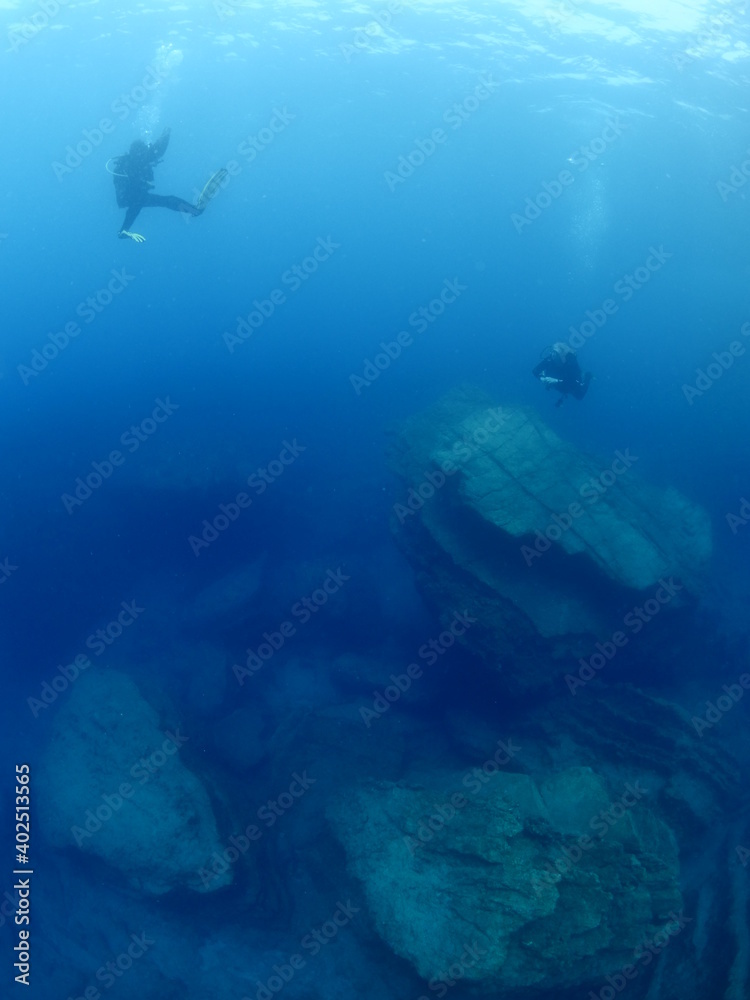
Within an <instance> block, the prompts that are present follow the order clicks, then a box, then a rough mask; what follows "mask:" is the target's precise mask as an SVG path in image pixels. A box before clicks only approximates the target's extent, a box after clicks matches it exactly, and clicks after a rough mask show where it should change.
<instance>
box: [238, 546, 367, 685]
mask: <svg viewBox="0 0 750 1000" xmlns="http://www.w3.org/2000/svg"><path fill="white" fill-rule="evenodd" d="M349 580H351V577H350V576H347V574H346V573H344V572H343V571H342V569H341V567H340V566H339V567H338V569H336V570H332V569H329V570H328V572H327V573H326V575H325V577H324V578H323V580H322V581H321V583H320V586H319V587H316V588H315V590H313V592H312V593H311V594H309V595H306V596H305V597H302V598H300V600H299V601H295V603H294V604H293V605H292V607H291V608H290V610H289V614H290V615H291V617H292V618H294V619H296V620H297V622H298V623H299V624H300V625H306V624H307V623H308V622H309V621H310V619H311V618H313V616H315V615H317V613H318V612H319V611H320V609H321V608H324V607H325V606H326V604H327V603H328V600H329V598H331V597H333V596H334V594H338V592H339V591H340V590H341V588H342V587H343V586H344V584H345V583H347V582H348V581H349ZM296 634H297V626H296V625H295V624H294V622H292V621H290V620H289V619H285V620H284V621H283V622H281V623H280V624H279V626H278V628H276V629H275V630H274V631H272V632H264V633H263V636H262V638H263V642H261V643H260V644H259V645H258V646H257V648H256V649H253V648H252V647H248V648H247V649H246V650H245V654H246V655H245V665H244V666H243V665H242V664H240V663H235V664H234V666H233V667H232V673H233V674H234V676H235V678H236V680H237V683H238V684H239V685H240V687H241V686H242V685H243V684H244V683H245V680H246V679H247V678H248V677H253V676H254V675H255V674H257V673H258V671H259V670H260V669H261V668H262V667H263V666H264V664H266V663H268V661H269V660H270V659H272V657H274V656H275V655H276V653H278V651H279V650H280V649H282V648H283V647H284V646H285V645H286V642H287V640H288V639H291V638H292V636H294V635H296Z"/></svg>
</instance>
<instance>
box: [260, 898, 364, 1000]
mask: <svg viewBox="0 0 750 1000" xmlns="http://www.w3.org/2000/svg"><path fill="white" fill-rule="evenodd" d="M359 911H360V908H359V907H358V906H354V905H353V904H352V901H351V900H350V899H347V901H346V903H342V902H339V903H337V904H336V909H335V911H334V912H333V913H332V914H331V916H330V918H329V919H328V920H326V921H325V922H324V923H322V924H321V925H320V927H313V928H311V930H310V932H309V933H308V934H305V936H304V937H303V938H302V939H301V940H300V943H299V946H300V949H301V951H300V952H295V953H294V954H293V955H290V956H289V958H288V959H287V961H286V962H284V963H283V964H282V965H279V964H278V963H277V964H275V965H273V966H272V970H273V974H272V975H270V976H269V977H268V979H266V980H265V981H261V980H260V979H257V980H256V982H255V985H256V987H257V988H256V991H255V994H254V996H253V998H251V997H248V996H244V997H243V998H242V1000H273V998H274V997H275V996H277V995H278V994H279V993H281V991H282V990H283V989H284V987H285V986H286V985H287V983H290V982H291V981H292V979H294V977H295V976H296V974H297V973H298V972H299V971H300V970H301V969H304V967H305V965H306V964H307V959H306V958H305V956H304V955H303V954H302V952H308V953H309V956H310V957H311V958H312V957H314V956H315V955H317V954H318V953H319V952H320V951H321V950H322V949H323V948H325V946H326V945H327V944H330V942H331V941H333V940H334V938H335V937H337V935H338V933H339V931H340V930H341V929H342V928H344V927H346V926H347V925H348V924H349V923H351V921H352V920H353V919H354V917H355V915H356V914H357V913H359Z"/></svg>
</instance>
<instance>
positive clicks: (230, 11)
mask: <svg viewBox="0 0 750 1000" xmlns="http://www.w3.org/2000/svg"><path fill="white" fill-rule="evenodd" d="M211 6H212V7H213V9H214V11H215V12H216V14H217V16H218V18H219V20H220V21H226V20H227V18H230V17H234V15H235V13H236V12H237V11H238V10H252V9H253V5H252V4H251V3H247V2H246V0H214V2H213V4H212V5H211Z"/></svg>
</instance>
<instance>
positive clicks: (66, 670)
mask: <svg viewBox="0 0 750 1000" xmlns="http://www.w3.org/2000/svg"><path fill="white" fill-rule="evenodd" d="M120 608H121V609H122V610H121V611H120V612H119V613H118V614H117V615H116V616H115V617H114V618H113V619H112V621H110V622H108V623H107V624H106V625H105V626H104V627H103V628H98V629H96V631H95V632H92V633H91V635H90V636H88V638H87V639H86V642H85V643H84V645H85V646H86V649H90V650H91V652H92V653H93V654H94V656H101V655H102V653H104V652H106V650H107V649H108V648H109V647H110V646H111V645H112V643H113V642H116V641H117V639H119V638H120V636H121V635H122V633H123V632H124V631H125V629H126V628H129V627H130V626H131V625H132V624H133V622H135V621H136V619H138V618H139V617H140V616H141V615H142V614H143V613H144V611H145V610H146V609H145V608H142V607H140V606H139V605H138V604H136V602H135V601H121V602H120ZM91 665H92V661H91V659H90V657H89V656H88V654H86V653H78V654H77V656H75V657H73V659H72V660H71V661H70V663H68V664H63V663H59V664H58V666H57V673H56V674H55V675H54V676H53V677H52V679H51V680H50V681H44V683H43V684H42V686H41V689H40V692H39V697H38V698H27V699H26V704H27V705H28V706H29V710H30V712H31V714H32V715H33V716H34V718H35V719H36V718H38V716H39V713H40V712H42V711H43V710H46V709H48V708H49V707H50V705H54V703H55V702H56V701H57V699H58V697H59V696H60V695H61V694H62V693H63V692H64V691H67V690H68V688H69V687H70V685H71V684H73V683H75V681H77V680H78V678H79V677H80V675H81V674H82V673H83V671H84V670H88V668H89V667H90V666H91Z"/></svg>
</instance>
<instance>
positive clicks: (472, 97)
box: [383, 73, 500, 194]
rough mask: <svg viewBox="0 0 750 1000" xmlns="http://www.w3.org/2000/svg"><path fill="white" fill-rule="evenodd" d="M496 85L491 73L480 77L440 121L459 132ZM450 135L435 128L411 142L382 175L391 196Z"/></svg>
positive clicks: (497, 85)
mask: <svg viewBox="0 0 750 1000" xmlns="http://www.w3.org/2000/svg"><path fill="white" fill-rule="evenodd" d="M499 86H500V84H499V83H497V82H496V81H495V80H493V79H492V74H491V73H485V74H483V75H482V76H481V77H480V81H479V83H478V84H477V85H476V87H475V88H474V90H473V91H472V93H471V94H469V95H467V96H466V97H465V98H464V99H463V100H462V101H456V102H455V104H452V105H451V107H449V108H447V109H446V110H445V111H444V112H443V117H442V121H443V122H444V123H445V124H446V125H448V126H449V127H450V128H451V129H452V131H454V132H456V131H458V129H460V128H461V127H462V126H463V125H464V124H465V123H466V122H467V121H468V120H469V118H471V116H472V115H473V114H474V113H475V112H476V111H477V110H478V109H479V108H480V107H481V106H482V104H483V103H484V102H485V101H488V100H489V99H490V97H492V95H493V93H494V92H495V91H496V90H497V88H498V87H499ZM449 135H450V133H449V132H446V130H445V129H444V128H442V127H440V126H438V127H437V128H434V129H433V130H432V131H431V132H430V134H429V136H428V137H427V138H426V139H415V140H414V146H413V148H412V149H411V150H410V151H409V152H408V153H407V154H406V155H403V154H402V155H401V156H399V158H398V161H397V165H396V168H395V170H386V171H384V173H383V179H384V181H385V183H386V185H387V186H388V190H389V191H390V192H391V194H393V192H394V191H395V190H396V188H397V187H398V185H399V184H405V183H406V181H407V180H408V179H409V178H410V177H412V176H413V175H414V172H415V171H416V170H419V168H420V167H422V166H424V164H425V163H426V162H427V160H429V159H430V157H431V156H433V155H434V154H435V153H436V152H437V150H438V147H439V146H443V145H444V144H445V143H446V142H447V141H448V138H449Z"/></svg>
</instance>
